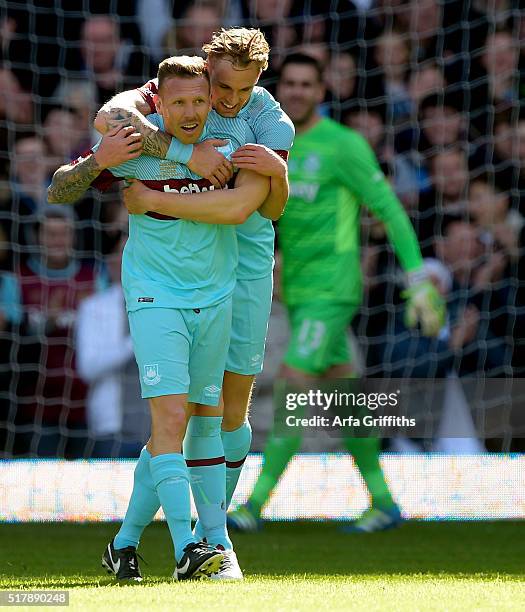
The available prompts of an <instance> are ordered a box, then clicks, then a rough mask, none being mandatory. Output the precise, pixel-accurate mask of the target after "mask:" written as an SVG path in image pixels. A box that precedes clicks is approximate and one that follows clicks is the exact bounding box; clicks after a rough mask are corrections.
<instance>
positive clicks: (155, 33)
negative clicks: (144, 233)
mask: <svg viewBox="0 0 525 612" xmlns="http://www.w3.org/2000/svg"><path fill="white" fill-rule="evenodd" d="M234 25H245V26H249V27H259V28H261V29H262V31H263V32H264V33H265V35H266V36H267V38H268V41H269V43H270V45H271V48H272V52H271V61H270V66H269V69H268V70H267V72H265V73H263V76H262V80H261V83H260V84H261V85H263V86H265V87H267V88H268V89H269V90H270V91H272V92H273V91H274V87H275V83H276V79H277V75H278V71H279V64H280V61H281V60H282V58H283V57H284V56H285V54H287V53H290V52H292V51H301V52H303V53H307V54H311V55H312V56H315V57H316V58H317V59H318V60H319V61H320V62H321V64H322V66H323V67H324V75H325V82H326V98H325V100H324V103H323V105H322V109H321V111H322V113H323V114H324V115H327V116H330V117H332V118H334V119H335V120H337V121H340V122H341V123H343V124H345V125H347V126H349V127H350V128H353V129H355V130H358V131H359V132H361V133H362V134H363V135H364V136H365V137H366V138H367V140H368V141H369V143H370V145H371V146H372V148H373V149H374V151H375V152H376V154H377V156H378V159H379V160H380V163H381V165H382V168H383V170H384V171H385V173H386V174H387V176H388V177H389V178H390V180H391V182H392V185H393V187H394V189H395V191H396V193H397V194H398V196H399V198H400V200H401V201H402V203H403V204H404V205H405V207H406V209H407V211H408V212H409V214H410V217H411V219H412V221H413V223H414V227H415V229H416V232H417V235H418V237H419V240H420V243H421V247H422V251H423V254H424V256H425V258H426V266H427V271H428V273H429V275H430V276H431V278H432V280H433V281H434V282H435V283H436V285H437V286H438V287H439V290H440V291H441V292H442V294H443V295H444V296H445V297H446V299H447V302H448V322H447V325H446V326H445V327H444V328H443V330H442V332H441V334H440V336H439V337H438V338H437V339H428V338H423V337H422V336H421V335H419V334H418V333H417V332H410V331H408V330H407V329H406V327H405V326H404V324H403V300H402V299H401V297H400V290H401V289H402V287H401V284H400V275H399V271H398V268H397V265H396V261H395V257H394V256H393V254H392V252H391V250H390V249H389V247H388V246H387V240H386V238H385V232H384V229H383V227H382V225H381V224H380V223H378V222H376V221H374V220H373V219H372V218H371V217H369V216H367V215H364V216H363V220H362V222H363V249H362V265H363V270H364V273H365V279H366V294H365V300H364V303H363V306H362V308H361V311H360V314H359V316H358V317H357V319H356V320H355V321H354V324H353V333H354V335H355V337H356V340H357V346H358V347H359V351H360V354H361V362H362V371H363V372H365V373H366V374H368V375H373V376H395V377H410V376H415V377H442V376H445V375H446V373H447V372H450V371H451V369H452V370H454V371H455V372H456V373H457V374H458V375H460V376H462V375H475V376H499V377H501V376H522V372H523V368H524V367H525V366H524V364H525V284H524V280H525V265H524V259H523V244H524V240H525V227H524V217H523V216H524V215H525V199H523V196H524V190H525V108H522V100H524V99H525V10H523V9H521V8H520V3H519V0H472V1H471V2H463V1H461V0H450V1H448V0H442V1H438V0H377V1H374V0H359V1H357V0H355V2H350V1H349V0H305V1H302V2H298V1H296V0H213V1H206V0H193V1H190V0H177V1H174V0H105V1H104V2H102V1H100V2H97V1H90V0H67V1H66V0H47V1H46V0H33V1H32V2H22V1H20V2H16V1H9V2H5V1H1V0H0V457H1V456H4V457H9V456H31V455H33V456H34V455H39V456H53V457H55V456H66V457H81V456H93V457H97V456H98V457H100V456H135V455H136V454H137V452H138V451H139V450H140V448H141V445H142V443H143V440H144V437H145V436H147V428H148V420H149V417H148V415H147V407H146V406H145V403H144V402H143V401H142V400H140V398H139V397H138V395H137V394H138V379H137V371H136V365H135V362H134V358H133V352H132V349H131V341H130V338H129V330H128V329H127V322H126V317H125V313H124V309H123V303H122V301H121V300H120V299H119V297H118V296H119V293H118V291H119V283H120V273H119V262H120V255H121V250H122V246H123V244H124V242H125V232H126V228H127V211H126V210H125V209H124V207H123V206H122V204H121V203H120V198H119V192H118V190H115V191H110V192H108V193H106V194H104V195H101V194H98V193H95V192H90V193H89V194H88V195H87V196H86V197H85V198H83V199H82V200H81V201H79V202H78V203H77V204H75V205H74V206H71V207H56V206H49V205H48V204H47V202H46V188H47V185H48V184H49V182H50V178H51V176H52V174H53V172H54V170H56V168H57V167H59V166H60V165H62V164H63V163H65V162H68V161H69V160H71V159H73V158H75V157H77V156H78V155H79V154H80V153H82V152H83V151H85V150H86V149H88V148H89V147H90V146H91V145H92V144H93V143H94V142H96V140H97V139H98V137H97V134H96V132H94V130H93V127H92V121H93V118H94V115H95V113H96V111H97V109H98V108H99V107H100V106H101V105H102V104H103V103H104V102H105V101H107V100H108V99H109V98H110V97H111V96H112V95H113V94H115V93H117V92H119V91H122V90H124V89H129V88H133V87H136V86H140V85H142V84H143V83H144V82H145V81H147V80H148V79H149V78H151V77H152V76H154V75H155V73H156V67H157V64H158V62H159V61H160V60H162V59H163V58H165V57H167V56H169V55H174V54H182V53H186V54H194V53H196V54H202V52H201V46H202V44H203V43H205V42H207V41H208V40H209V39H210V37H211V34H212V33H213V32H214V31H216V30H217V29H219V28H220V27H221V26H225V27H230V26H234ZM277 231H278V228H277ZM277 311H278V307H277ZM278 316H279V315H278V313H277V314H275V313H274V317H273V319H272V320H273V321H274V323H273V324H274V325H276V326H277V327H278V326H279V324H280V323H279V321H277V322H275V317H278ZM270 326H271V327H272V321H271V322H270ZM269 355H270V359H271V355H272V345H271V342H270V346H269ZM270 371H271V368H270ZM269 426H270V425H269V424H268V427H269Z"/></svg>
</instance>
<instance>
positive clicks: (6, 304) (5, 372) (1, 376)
mask: <svg viewBox="0 0 525 612" xmlns="http://www.w3.org/2000/svg"><path fill="white" fill-rule="evenodd" d="M8 247H9V235H8V233H7V231H6V226H4V224H0V415H1V416H0V458H7V457H9V455H10V453H12V452H13V450H15V449H14V447H13V446H14V440H13V438H14V431H13V423H14V421H15V417H16V391H15V388H14V384H15V381H16V372H15V370H16V368H14V367H13V363H14V362H15V356H16V351H17V347H18V342H19V337H20V324H21V322H22V309H21V307H20V287H19V285H18V281H17V279H16V276H15V275H14V274H13V273H12V272H11V271H10V270H11V261H10V259H11V258H10V255H11V253H10V250H9V248H8Z"/></svg>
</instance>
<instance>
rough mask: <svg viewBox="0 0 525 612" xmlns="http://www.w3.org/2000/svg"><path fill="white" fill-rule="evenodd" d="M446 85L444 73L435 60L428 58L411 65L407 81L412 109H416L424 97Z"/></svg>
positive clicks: (435, 92)
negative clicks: (425, 60) (428, 59)
mask: <svg viewBox="0 0 525 612" xmlns="http://www.w3.org/2000/svg"><path fill="white" fill-rule="evenodd" d="M446 85H447V82H446V80H445V75H444V74H443V71H442V70H441V69H440V68H439V67H438V66H437V65H436V63H435V61H433V60H430V61H427V62H423V63H421V64H417V65H415V66H414V67H412V70H411V72H410V76H409V82H408V92H409V95H410V99H411V102H412V109H413V110H417V109H418V108H419V106H420V103H421V101H422V100H423V99H424V98H426V97H427V96H429V95H431V94H437V93H440V92H441V91H443V90H444V89H445V87H446Z"/></svg>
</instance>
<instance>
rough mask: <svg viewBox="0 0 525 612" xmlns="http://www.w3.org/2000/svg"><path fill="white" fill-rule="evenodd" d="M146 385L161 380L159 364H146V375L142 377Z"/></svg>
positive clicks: (154, 383)
mask: <svg viewBox="0 0 525 612" xmlns="http://www.w3.org/2000/svg"><path fill="white" fill-rule="evenodd" d="M142 380H143V381H144V384H145V385H156V384H157V383H159V382H160V375H159V364H158V363H149V364H147V365H145V366H144V376H143V377H142Z"/></svg>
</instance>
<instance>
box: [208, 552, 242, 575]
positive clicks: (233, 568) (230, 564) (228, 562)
mask: <svg viewBox="0 0 525 612" xmlns="http://www.w3.org/2000/svg"><path fill="white" fill-rule="evenodd" d="M217 549H218V550H220V551H222V553H223V554H224V559H223V560H222V563H221V566H220V568H219V571H218V572H217V573H215V574H212V575H211V579H212V580H244V576H243V573H242V570H241V567H240V565H239V561H238V560H237V555H236V554H235V551H233V550H224V548H223V547H222V546H221V545H220V544H219V545H218V546H217Z"/></svg>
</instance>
